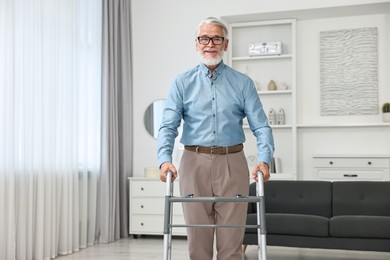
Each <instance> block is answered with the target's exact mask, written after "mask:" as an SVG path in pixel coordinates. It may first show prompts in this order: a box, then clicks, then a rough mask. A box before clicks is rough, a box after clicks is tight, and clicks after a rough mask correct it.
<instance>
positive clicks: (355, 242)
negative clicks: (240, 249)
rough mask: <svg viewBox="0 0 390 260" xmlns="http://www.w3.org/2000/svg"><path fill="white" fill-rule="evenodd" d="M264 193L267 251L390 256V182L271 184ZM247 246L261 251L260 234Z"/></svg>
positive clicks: (251, 210)
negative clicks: (296, 249) (283, 249)
mask: <svg viewBox="0 0 390 260" xmlns="http://www.w3.org/2000/svg"><path fill="white" fill-rule="evenodd" d="M264 192H265V193H264V196H265V208H266V228H267V245H270V246H287V247H306V248H325V249H345V250H365V251H387V252H390V182H368V181H365V182H360V181H348V182H341V181H340V182H327V181H303V180H300V181H293V180H291V181H268V182H266V183H265V185H264ZM250 195H252V196H255V195H256V185H255V183H252V184H251V186H250ZM247 224H250V225H256V205H255V204H254V203H249V205H248V216H247ZM243 244H244V247H245V245H257V230H256V229H255V228H247V229H246V230H245V236H244V242H243Z"/></svg>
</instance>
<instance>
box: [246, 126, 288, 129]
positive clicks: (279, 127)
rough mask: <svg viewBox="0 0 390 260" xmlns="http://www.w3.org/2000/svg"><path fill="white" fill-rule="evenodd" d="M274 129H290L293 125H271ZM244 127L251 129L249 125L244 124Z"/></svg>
mask: <svg viewBox="0 0 390 260" xmlns="http://www.w3.org/2000/svg"><path fill="white" fill-rule="evenodd" d="M270 127H271V128H272V129H290V128H292V126H291V125H270ZM242 128H244V129H249V125H243V126H242Z"/></svg>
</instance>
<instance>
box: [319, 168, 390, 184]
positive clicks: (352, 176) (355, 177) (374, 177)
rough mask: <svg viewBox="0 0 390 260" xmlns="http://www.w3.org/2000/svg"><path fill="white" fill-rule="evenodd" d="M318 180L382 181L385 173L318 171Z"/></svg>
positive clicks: (371, 171)
mask: <svg viewBox="0 0 390 260" xmlns="http://www.w3.org/2000/svg"><path fill="white" fill-rule="evenodd" d="M317 173H318V178H319V179H322V180H345V181H382V180H384V179H385V171H381V170H378V171H375V170H370V171H346V170H317Z"/></svg>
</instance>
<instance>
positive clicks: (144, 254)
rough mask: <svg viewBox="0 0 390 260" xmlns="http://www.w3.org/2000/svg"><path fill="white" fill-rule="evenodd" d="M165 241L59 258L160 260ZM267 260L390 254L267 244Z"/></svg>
mask: <svg viewBox="0 0 390 260" xmlns="http://www.w3.org/2000/svg"><path fill="white" fill-rule="evenodd" d="M162 255H163V240H162V238H161V237H140V238H138V239H134V238H132V237H129V238H125V239H121V240H118V241H116V242H114V243H110V244H98V245H95V246H92V247H88V248H86V249H83V250H81V251H80V252H77V253H74V254H72V255H68V256H60V257H59V258H58V259H59V260H92V259H93V260H125V259H126V260H130V259H131V260H161V259H162ZM188 259H189V258H188V256H187V241H186V240H185V239H184V238H174V239H173V242H172V260H188ZM257 259H258V257H257V247H256V246H248V248H247V251H246V254H245V260H257ZM267 259H268V260H336V259H337V260H338V259H342V260H363V259H364V260H389V259H390V253H381V252H363V251H346V250H323V249H302V248H287V247H273V246H272V247H268V248H267Z"/></svg>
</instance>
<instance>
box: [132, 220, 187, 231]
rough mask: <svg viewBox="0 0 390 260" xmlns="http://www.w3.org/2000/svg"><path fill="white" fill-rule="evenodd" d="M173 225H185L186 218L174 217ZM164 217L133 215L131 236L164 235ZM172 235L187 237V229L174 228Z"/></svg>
mask: <svg viewBox="0 0 390 260" xmlns="http://www.w3.org/2000/svg"><path fill="white" fill-rule="evenodd" d="M172 223H173V224H184V217H182V216H174V217H173V222H172ZM163 229H164V215H153V216H151V215H133V217H132V218H131V222H130V234H150V235H162V234H163ZM172 235H186V232H185V228H181V227H180V228H179V227H174V228H172Z"/></svg>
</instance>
